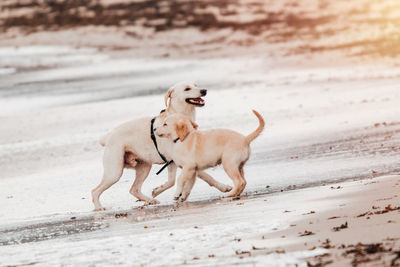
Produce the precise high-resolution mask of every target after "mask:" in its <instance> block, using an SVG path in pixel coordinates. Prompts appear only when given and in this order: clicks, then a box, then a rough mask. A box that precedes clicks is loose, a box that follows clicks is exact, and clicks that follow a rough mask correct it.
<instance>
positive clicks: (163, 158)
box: [150, 110, 173, 175]
mask: <svg viewBox="0 0 400 267" xmlns="http://www.w3.org/2000/svg"><path fill="white" fill-rule="evenodd" d="M164 111H165V110H163V111H161V112H160V113H162V112H164ZM155 120H156V117H154V118H152V119H151V126H150V137H151V140H153V144H154V146H155V147H156V150H157V152H158V155H160V158H161V159H162V160H163V161H164V162H165V164H164V166H163V167H162V168H161V169H160V170H159V171H158V172H157V173H156V174H157V175H159V174H160V173H161V172H162V171H163V170H164V169H165V168H166V167H167V166H168V165H169V164H171V163H172V162H173V160H171V161H167V159H166V158H165V156H164V155H163V154H161V152H160V151H159V150H158V146H157V140H156V136H155V134H154V121H155Z"/></svg>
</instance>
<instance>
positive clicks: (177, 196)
mask: <svg viewBox="0 0 400 267" xmlns="http://www.w3.org/2000/svg"><path fill="white" fill-rule="evenodd" d="M181 196H182V193H180V194H177V195H175V196H174V200H179V198H180V197H181Z"/></svg>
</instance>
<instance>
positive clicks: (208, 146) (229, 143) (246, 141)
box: [156, 110, 265, 201]
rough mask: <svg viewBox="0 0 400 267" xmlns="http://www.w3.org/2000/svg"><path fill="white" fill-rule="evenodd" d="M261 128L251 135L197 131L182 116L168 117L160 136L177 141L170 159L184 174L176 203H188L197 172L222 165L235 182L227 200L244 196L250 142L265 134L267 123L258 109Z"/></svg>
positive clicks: (179, 184)
mask: <svg viewBox="0 0 400 267" xmlns="http://www.w3.org/2000/svg"><path fill="white" fill-rule="evenodd" d="M253 112H254V114H255V115H256V116H257V118H258V120H259V123H260V125H259V126H258V128H257V129H256V130H255V131H254V132H253V133H251V134H250V135H248V136H243V135H241V134H239V133H237V132H235V131H231V130H228V129H213V130H208V131H196V129H197V125H196V123H194V122H193V121H192V120H191V119H190V118H188V117H186V116H184V115H182V114H173V115H170V116H167V117H166V118H165V119H164V122H163V124H162V126H161V127H159V128H157V130H156V134H157V135H158V136H160V137H164V138H168V139H170V140H172V141H173V142H175V145H173V146H172V150H171V151H170V156H171V157H172V159H173V160H174V162H175V164H177V165H178V166H179V167H180V168H182V173H181V175H180V176H179V178H178V182H177V188H176V193H175V197H174V198H175V200H178V199H179V200H180V201H185V200H186V198H187V197H188V195H189V193H190V190H191V189H192V187H193V184H194V181H195V177H196V172H198V171H202V170H204V169H207V168H210V167H214V166H216V165H219V164H221V163H222V166H223V167H224V170H225V172H226V173H227V174H228V175H229V177H230V178H231V179H232V180H233V183H234V188H233V190H232V191H231V192H230V193H229V194H228V195H227V197H234V196H238V195H240V194H241V193H242V192H243V190H244V188H245V186H246V180H245V179H244V171H243V167H244V164H245V163H246V161H247V160H248V159H249V156H250V143H251V142H252V141H253V140H254V139H255V138H256V137H257V136H258V135H259V134H260V133H261V132H262V131H263V129H264V125H265V123H264V120H263V118H262V116H261V115H260V114H259V113H258V112H257V111H255V110H253Z"/></svg>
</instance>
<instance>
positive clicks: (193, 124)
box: [190, 120, 199, 130]
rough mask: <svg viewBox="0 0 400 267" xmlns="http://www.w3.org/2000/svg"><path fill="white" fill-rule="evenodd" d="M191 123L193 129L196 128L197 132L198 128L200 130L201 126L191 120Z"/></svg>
mask: <svg viewBox="0 0 400 267" xmlns="http://www.w3.org/2000/svg"><path fill="white" fill-rule="evenodd" d="M190 123H191V124H192V126H193V128H195V129H196V130H197V128H199V125H198V124H197V123H195V122H194V121H192V120H190Z"/></svg>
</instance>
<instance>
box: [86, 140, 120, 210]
mask: <svg viewBox="0 0 400 267" xmlns="http://www.w3.org/2000/svg"><path fill="white" fill-rule="evenodd" d="M124 154H125V151H124V149H123V147H122V146H111V147H108V146H106V148H105V150H104V156H103V167H104V174H103V179H102V180H101V182H100V184H99V185H98V186H97V187H96V188H94V189H93V190H92V201H93V204H94V210H104V208H103V207H102V206H101V203H100V200H99V198H100V195H101V194H102V193H103V192H104V191H105V190H107V189H108V188H109V187H110V186H112V185H113V184H115V183H116V182H118V181H119V179H120V178H121V175H122V172H123V168H124Z"/></svg>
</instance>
